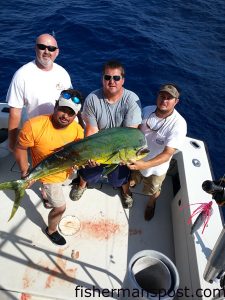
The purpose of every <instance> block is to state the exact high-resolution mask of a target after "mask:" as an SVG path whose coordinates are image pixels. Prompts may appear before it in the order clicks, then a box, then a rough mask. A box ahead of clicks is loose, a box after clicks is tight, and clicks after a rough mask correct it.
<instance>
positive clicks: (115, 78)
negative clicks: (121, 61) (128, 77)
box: [104, 75, 122, 81]
mask: <svg viewBox="0 0 225 300" xmlns="http://www.w3.org/2000/svg"><path fill="white" fill-rule="evenodd" d="M121 78H122V76H120V75H114V76H110V75H104V80H106V81H109V80H111V79H113V80H114V81H120V79H121Z"/></svg>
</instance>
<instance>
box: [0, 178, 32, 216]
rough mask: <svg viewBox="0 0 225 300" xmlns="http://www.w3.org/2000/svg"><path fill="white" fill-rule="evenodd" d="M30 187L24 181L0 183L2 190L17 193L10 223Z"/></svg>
mask: <svg viewBox="0 0 225 300" xmlns="http://www.w3.org/2000/svg"><path fill="white" fill-rule="evenodd" d="M28 185H29V183H28V182H27V181H26V180H23V179H20V180H15V181H9V182H3V183H0V190H14V191H15V200H14V204H13V208H12V211H11V215H10V217H9V219H8V221H10V220H11V219H12V218H13V217H14V215H15V213H16V211H17V209H18V207H19V206H20V202H21V199H22V198H23V196H24V194H25V189H26V188H27V187H28Z"/></svg>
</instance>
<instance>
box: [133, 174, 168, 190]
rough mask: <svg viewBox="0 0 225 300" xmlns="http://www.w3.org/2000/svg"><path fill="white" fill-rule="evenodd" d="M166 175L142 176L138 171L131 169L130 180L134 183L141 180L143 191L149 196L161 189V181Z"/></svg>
mask: <svg viewBox="0 0 225 300" xmlns="http://www.w3.org/2000/svg"><path fill="white" fill-rule="evenodd" d="M165 177H166V174H163V175H161V176H157V175H150V176H149V177H144V176H143V175H142V174H141V172H140V171H132V172H131V178H130V180H132V181H134V182H135V184H138V183H141V181H142V182H143V189H142V191H143V193H144V194H145V195H148V196H151V195H154V194H156V193H157V192H160V191H161V187H162V183H163V181H164V179H165Z"/></svg>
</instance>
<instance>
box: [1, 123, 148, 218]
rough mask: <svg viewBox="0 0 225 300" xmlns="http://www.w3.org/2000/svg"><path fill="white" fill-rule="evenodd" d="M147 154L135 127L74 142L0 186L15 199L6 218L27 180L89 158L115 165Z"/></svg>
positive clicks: (113, 130) (142, 138)
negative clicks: (26, 173)
mask: <svg viewBox="0 0 225 300" xmlns="http://www.w3.org/2000/svg"><path fill="white" fill-rule="evenodd" d="M148 152H149V151H148V149H147V142H146V139H145V136H144V134H143V133H142V132H141V131H140V130H139V129H136V128H127V127H118V128H110V129H105V130H102V131H99V132H98V133H96V134H93V135H91V136H89V137H86V138H84V139H82V140H80V141H78V142H72V143H69V144H67V145H65V146H64V147H63V149H61V150H59V151H56V152H54V153H53V154H51V155H50V156H48V157H47V158H45V159H44V160H42V161H41V162H40V163H39V164H38V165H36V166H35V167H34V168H33V169H32V170H31V171H30V173H29V175H28V176H27V177H26V178H25V179H21V180H16V181H10V182H4V183H0V190H4V189H14V190H15V194H16V198H15V201H14V206H13V209H12V212H11V216H10V218H9V219H11V218H12V217H13V216H14V214H15V213H16V211H17V209H18V207H19V205H20V201H21V199H22V198H23V196H24V193H25V189H26V188H27V187H28V186H29V182H30V181H31V180H38V179H40V178H42V177H46V176H48V175H53V174H56V173H59V172H62V171H64V170H67V169H69V168H70V167H72V166H75V165H76V166H78V167H81V166H83V165H85V164H86V163H87V161H88V160H89V159H92V160H94V161H96V162H97V163H100V164H105V165H118V164H119V163H120V162H121V161H123V162H125V163H127V162H128V161H129V160H130V159H135V160H139V159H141V158H143V157H145V156H146V155H147V154H148Z"/></svg>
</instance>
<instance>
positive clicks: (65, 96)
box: [61, 92, 81, 104]
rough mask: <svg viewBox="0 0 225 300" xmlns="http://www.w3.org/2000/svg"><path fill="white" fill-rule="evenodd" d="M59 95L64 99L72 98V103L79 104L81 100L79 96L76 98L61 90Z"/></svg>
mask: <svg viewBox="0 0 225 300" xmlns="http://www.w3.org/2000/svg"><path fill="white" fill-rule="evenodd" d="M61 96H62V97H63V98H64V99H66V100H70V99H71V100H72V101H73V103H75V104H81V101H80V99H79V98H77V97H76V96H72V95H71V94H70V93H68V92H62V93H61Z"/></svg>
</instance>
